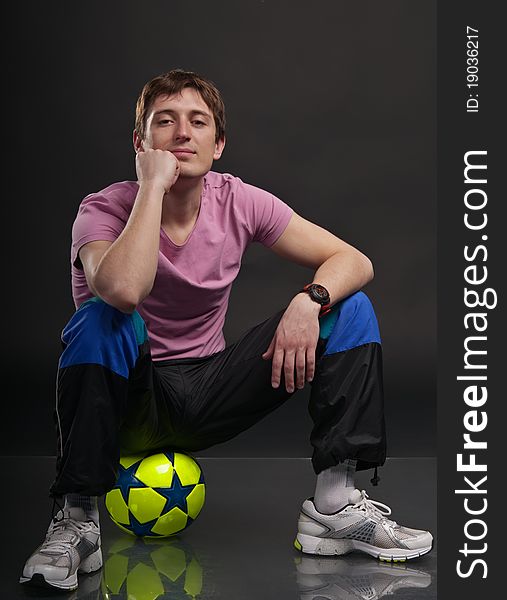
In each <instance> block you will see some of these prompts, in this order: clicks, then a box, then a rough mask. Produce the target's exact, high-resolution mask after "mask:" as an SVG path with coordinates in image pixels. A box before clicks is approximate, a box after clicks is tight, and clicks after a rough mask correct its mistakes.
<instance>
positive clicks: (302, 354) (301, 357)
mask: <svg viewBox="0 0 507 600" xmlns="http://www.w3.org/2000/svg"><path fill="white" fill-rule="evenodd" d="M305 367H306V351H305V350H304V349H303V350H298V352H297V354H296V387H297V388H298V390H301V389H302V388H304V387H305Z"/></svg>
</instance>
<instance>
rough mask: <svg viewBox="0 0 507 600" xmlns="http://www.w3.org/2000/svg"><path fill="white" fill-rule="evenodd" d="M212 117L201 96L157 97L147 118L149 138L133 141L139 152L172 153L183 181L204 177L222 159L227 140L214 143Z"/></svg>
mask: <svg viewBox="0 0 507 600" xmlns="http://www.w3.org/2000/svg"><path fill="white" fill-rule="evenodd" d="M215 133H216V128H215V120H214V118H213V113H212V112H211V110H210V108H209V107H208V105H207V104H206V103H205V102H204V100H203V99H202V97H201V95H200V94H199V92H198V91H197V90H195V89H193V88H183V90H182V91H181V94H179V93H178V94H175V95H173V96H165V95H164V96H158V97H157V98H156V99H155V102H154V103H153V105H152V107H151V109H150V111H149V113H148V116H147V118H146V138H145V139H144V140H140V139H139V138H138V137H137V135H135V137H134V145H135V147H136V150H142V149H145V150H146V149H148V148H153V149H155V150H156V149H159V150H169V151H170V152H172V153H173V154H174V155H175V156H176V158H177V159H178V161H179V163H180V178H181V177H202V176H203V175H205V174H206V173H207V172H208V171H209V170H210V169H211V165H212V163H213V160H217V159H219V158H220V156H221V155H222V151H223V149H224V146H225V140H218V142H215Z"/></svg>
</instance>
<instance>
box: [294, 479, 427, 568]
mask: <svg viewBox="0 0 507 600" xmlns="http://www.w3.org/2000/svg"><path fill="white" fill-rule="evenodd" d="M349 502H350V504H347V506H345V508H342V509H341V510H340V511H338V512H336V513H333V514H332V515H325V514H322V513H319V512H318V510H317V509H316V508H315V505H314V503H313V499H311V498H310V499H308V500H305V501H304V503H303V507H302V509H301V513H300V515H299V522H298V534H297V537H296V539H295V541H294V546H295V547H296V548H297V549H298V550H301V551H302V552H306V553H308V554H324V555H334V554H347V553H348V552H352V551H354V550H359V551H361V552H365V553H366V554H370V555H371V556H375V557H377V558H380V559H381V560H389V561H391V560H392V561H404V560H407V559H409V558H416V557H418V556H421V555H423V554H426V553H427V552H429V551H430V550H431V547H432V544H433V536H432V535H431V533H429V532H428V531H421V530H419V529H409V528H408V527H401V526H400V525H398V523H396V522H395V521H391V520H390V519H387V518H386V517H387V516H388V515H390V514H391V509H390V508H389V507H388V506H386V505H385V504H382V503H381V502H376V501H375V500H370V499H369V498H368V495H367V494H366V492H365V491H362V492H360V491H359V490H354V491H353V492H352V494H351V495H350V498H349Z"/></svg>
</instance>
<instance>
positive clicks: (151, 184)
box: [138, 179, 166, 197]
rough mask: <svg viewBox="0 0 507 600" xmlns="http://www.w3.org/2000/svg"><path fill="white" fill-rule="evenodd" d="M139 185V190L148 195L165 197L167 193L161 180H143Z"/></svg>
mask: <svg viewBox="0 0 507 600" xmlns="http://www.w3.org/2000/svg"><path fill="white" fill-rule="evenodd" d="M138 184H139V190H142V191H143V192H144V193H147V194H157V195H161V196H162V197H163V196H164V194H165V193H166V186H165V182H164V181H162V180H159V179H145V180H142V179H141V180H139V181H138Z"/></svg>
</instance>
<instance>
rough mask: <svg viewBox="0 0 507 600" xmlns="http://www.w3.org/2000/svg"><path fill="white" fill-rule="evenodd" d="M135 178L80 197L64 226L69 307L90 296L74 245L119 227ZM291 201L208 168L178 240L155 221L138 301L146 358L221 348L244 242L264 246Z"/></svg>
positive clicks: (112, 234)
mask: <svg viewBox="0 0 507 600" xmlns="http://www.w3.org/2000/svg"><path fill="white" fill-rule="evenodd" d="M138 189H139V186H138V184H137V183H136V182H134V181H123V182H121V183H114V184H112V185H110V186H109V187H107V188H105V189H103V190H102V191H100V192H97V193H95V194H90V195H88V196H86V198H85V199H84V200H83V201H82V202H81V205H80V207H79V211H78V215H77V217H76V220H75V221H74V226H73V228H72V248H71V264H72V267H71V268H72V295H73V298H74V303H75V305H76V307H79V306H80V305H81V304H82V303H83V302H84V301H85V300H87V299H88V298H91V297H92V293H91V292H90V290H89V289H88V286H87V283H86V278H85V274H84V271H83V268H82V265H81V263H80V261H79V257H78V252H79V250H80V248H81V247H82V246H83V245H84V244H87V243H88V242H92V241H97V240H106V241H111V242H112V241H114V240H116V238H117V237H118V236H119V235H120V233H121V232H122V230H123V228H124V227H125V225H126V223H127V220H128V218H129V215H130V213H131V211H132V207H133V205H134V200H135V197H136V194H137V191H138ZM291 216H292V209H291V208H290V207H289V206H287V205H286V204H285V203H284V202H282V201H281V200H279V199H278V198H276V197H275V196H273V195H272V194H270V193H268V192H266V191H264V190H261V189H259V188H257V187H254V186H252V185H249V184H247V183H244V182H243V181H241V179H239V178H238V177H234V176H233V175H229V174H226V173H224V174H222V173H215V172H213V171H210V172H209V173H208V174H207V175H206V176H205V178H204V186H203V193H202V197H201V207H200V210H199V215H198V217H197V221H196V223H195V225H194V228H193V230H192V232H191V233H190V235H189V236H188V238H187V240H186V241H185V243H184V244H183V245H182V246H177V245H176V244H174V243H173V242H172V241H171V240H170V238H169V237H168V236H167V234H166V233H165V232H164V230H163V229H162V228H160V250H159V255H158V267H157V274H156V277H155V282H154V285H153V288H152V290H151V293H150V295H149V296H147V297H146V298H145V299H144V300H143V302H142V303H141V304H140V305H139V306H138V308H137V310H138V311H139V313H140V314H141V316H142V317H143V319H144V321H145V323H146V326H147V328H148V334H149V338H150V346H151V353H152V357H153V360H165V359H168V358H184V357H200V356H208V355H210V354H214V353H215V352H219V351H220V350H223V348H224V347H225V339H224V336H223V333H222V328H223V325H224V321H225V315H226V312H227V306H228V301H229V294H230V292H231V287H232V282H233V281H234V279H235V278H236V276H237V274H238V272H239V268H240V266H241V258H242V256H243V253H244V251H245V249H246V248H247V246H248V244H250V242H260V243H261V244H264V245H265V246H271V245H272V244H274V243H275V242H276V240H277V239H278V238H279V237H280V235H281V234H282V233H283V231H284V229H285V228H286V226H287V224H288V223H289V220H290V218H291Z"/></svg>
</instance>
